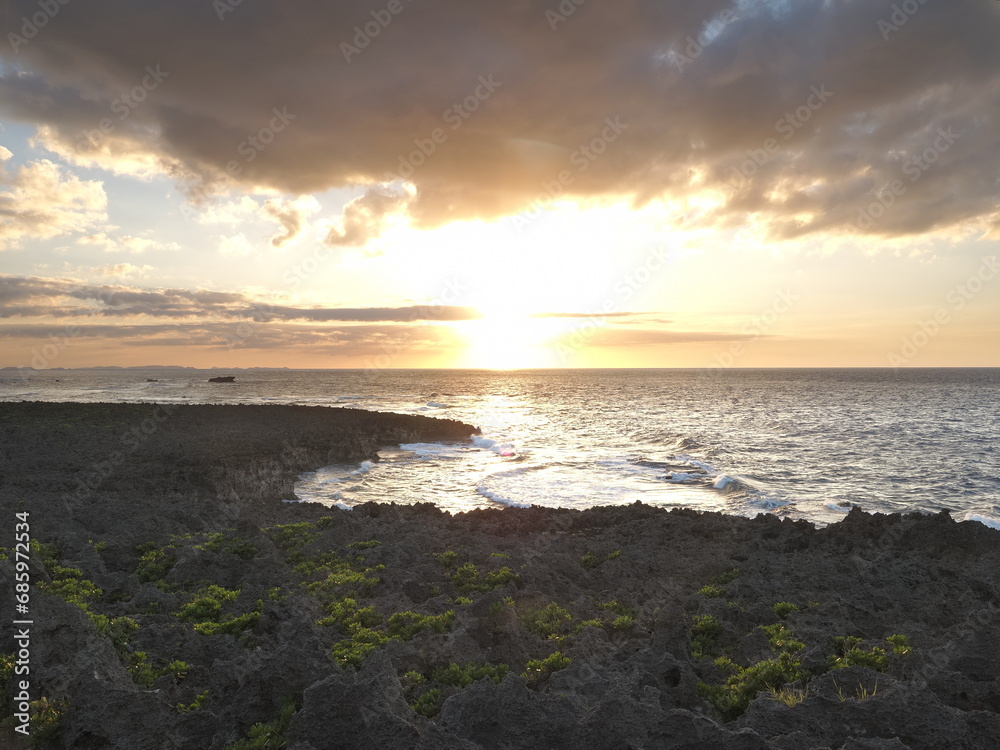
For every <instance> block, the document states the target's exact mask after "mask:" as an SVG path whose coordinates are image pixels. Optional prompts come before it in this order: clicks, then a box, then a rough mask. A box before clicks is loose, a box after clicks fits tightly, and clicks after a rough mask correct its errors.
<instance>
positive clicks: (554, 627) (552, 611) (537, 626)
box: [521, 602, 573, 639]
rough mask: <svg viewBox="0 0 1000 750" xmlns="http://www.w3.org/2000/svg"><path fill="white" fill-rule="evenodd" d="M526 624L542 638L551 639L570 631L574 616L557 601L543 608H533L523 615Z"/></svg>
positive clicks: (522, 619)
mask: <svg viewBox="0 0 1000 750" xmlns="http://www.w3.org/2000/svg"><path fill="white" fill-rule="evenodd" d="M521 621H522V622H523V623H524V626H525V627H526V628H527V629H528V630H530V631H531V632H532V633H534V634H535V635H537V636H539V637H540V638H545V639H550V638H558V637H560V636H563V635H566V634H568V633H569V631H570V625H571V623H572V621H573V616H572V615H571V614H570V613H569V612H567V611H566V610H565V609H563V608H562V607H560V606H559V605H558V604H556V603H555V602H551V603H549V604H547V605H545V606H544V607H542V608H541V609H532V610H529V611H527V612H525V613H524V614H523V615H521Z"/></svg>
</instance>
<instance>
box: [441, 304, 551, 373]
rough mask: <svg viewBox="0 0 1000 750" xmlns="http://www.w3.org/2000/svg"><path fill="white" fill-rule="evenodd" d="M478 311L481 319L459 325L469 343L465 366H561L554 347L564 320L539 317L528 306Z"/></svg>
mask: <svg viewBox="0 0 1000 750" xmlns="http://www.w3.org/2000/svg"><path fill="white" fill-rule="evenodd" d="M477 309H478V310H479V311H480V312H481V313H482V315H483V317H482V318H479V319H477V320H469V321H463V322H462V323H461V324H459V330H460V332H461V334H462V335H463V336H464V337H465V340H466V342H467V343H466V348H465V352H464V357H463V359H464V360H465V366H466V367H472V368H483V369H488V370H522V369H532V368H544V367H556V366H558V365H559V361H558V359H559V352H558V349H557V347H556V346H555V344H556V342H557V340H558V339H559V336H560V335H561V334H562V333H564V329H565V321H562V320H558V319H553V318H546V317H539V315H540V314H541V312H542V311H540V310H537V309H535V307H534V306H528V305H521V306H515V305H513V304H511V303H506V304H500V305H489V304H481V305H477Z"/></svg>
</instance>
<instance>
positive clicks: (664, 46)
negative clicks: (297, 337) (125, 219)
mask: <svg viewBox="0 0 1000 750" xmlns="http://www.w3.org/2000/svg"><path fill="white" fill-rule="evenodd" d="M217 6H218V4H215V5H213V3H210V2H204V1H202V0H199V1H198V2H195V1H194V0H186V1H185V0H182V1H174V2H164V1H161V2H150V3H141V4H139V3H135V2H126V0H114V1H112V2H104V3H101V4H99V5H98V4H93V3H79V2H74V3H69V4H66V5H60V6H59V11H58V14H57V15H56V16H55V17H53V18H52V19H51V20H50V21H48V23H47V24H46V25H45V26H44V28H41V29H39V30H38V33H37V35H36V36H35V37H34V38H32V39H31V40H29V41H27V42H26V43H21V44H19V43H17V42H16V40H15V41H11V40H10V39H8V41H7V43H6V44H5V46H4V47H3V51H2V54H3V56H4V59H5V60H6V62H7V63H9V65H8V67H7V68H6V69H5V71H4V73H3V76H2V79H0V100H2V101H3V102H4V104H3V110H4V111H5V112H6V114H7V115H9V116H12V117H17V118H20V119H22V120H27V121H30V122H34V123H37V124H40V125H48V126H50V127H51V128H52V129H53V130H52V132H53V133H54V134H55V135H54V136H53V137H52V142H59V143H62V144H63V145H64V146H65V147H66V148H67V149H76V150H77V152H78V153H82V154H86V153H88V149H94V148H100V147H101V145H100V144H98V145H96V146H95V145H93V144H91V143H90V142H89V141H88V140H87V139H86V138H85V137H83V134H84V133H85V131H88V130H89V131H93V129H94V128H95V127H97V123H99V121H100V120H101V119H102V118H108V119H109V120H110V121H111V124H113V125H114V130H113V131H112V132H111V133H109V134H105V135H103V136H102V137H103V138H104V140H105V141H106V143H105V145H115V146H116V147H117V148H118V152H120V153H125V152H128V153H136V152H139V153H143V154H145V155H147V156H149V157H152V160H154V161H155V160H160V161H161V163H162V164H163V165H164V167H163V168H164V169H167V170H168V171H170V172H172V173H174V174H176V175H178V176H180V177H192V176H202V177H203V178H205V179H206V180H208V182H209V183H211V182H212V181H213V180H216V179H217V178H218V176H219V175H220V174H221V175H224V174H227V172H228V174H230V175H233V177H234V179H236V180H237V181H239V182H242V183H243V184H245V185H265V186H269V187H272V188H276V189H279V190H284V191H288V192H292V193H296V194H300V193H305V192H313V191H319V190H323V189H326V188H330V187H334V186H345V185H363V186H372V185H374V184H375V183H378V182H382V181H385V180H386V179H387V175H389V174H399V175H400V176H403V177H407V178H408V179H409V180H410V181H412V182H413V183H414V185H415V186H416V194H415V195H414V196H412V197H411V196H409V195H407V198H406V200H405V201H404V199H403V198H402V197H401V196H399V195H397V197H396V200H397V201H398V202H400V203H402V202H405V203H406V206H405V210H406V211H407V212H408V213H409V215H410V216H411V217H412V218H413V219H414V220H415V221H416V222H417V223H418V224H421V225H434V224H437V223H441V222H444V221H447V220H449V219H452V218H468V217H475V216H484V217H486V216H499V215H504V214H510V213H516V212H519V211H521V210H523V209H524V208H526V207H527V206H528V204H529V203H530V202H531V201H532V200H533V199H536V198H537V197H538V196H539V195H540V194H544V191H545V190H546V187H545V186H546V185H552V184H554V182H553V181H554V180H556V179H557V177H558V175H559V174H560V172H561V171H565V172H566V173H567V174H568V175H569V176H570V177H571V178H572V179H571V181H569V182H567V183H566V184H565V185H564V186H563V188H564V189H565V190H566V191H567V192H572V193H575V194H579V195H587V196H600V195H625V196H633V197H634V198H635V200H636V201H637V202H640V203H641V202H645V201H647V200H650V199H652V198H655V197H657V196H661V195H668V196H671V195H672V196H684V195H686V194H689V193H691V192H692V191H698V190H702V189H705V188H713V187H714V188H719V189H721V190H722V191H723V196H724V198H723V204H722V206H721V207H720V208H718V209H717V210H714V211H712V212H710V213H706V214H703V215H702V216H701V217H700V219H699V221H700V222H701V223H702V224H729V223H737V222H739V221H741V220H742V219H743V218H744V217H746V216H750V215H754V216H757V217H758V218H760V219H761V220H763V221H766V222H768V223H769V224H770V230H771V232H772V233H773V234H775V235H777V236H788V237H791V236H797V235H802V234H806V233H809V232H814V231H817V230H824V229H830V228H835V229H836V228H842V227H844V226H847V225H860V228H861V229H862V230H864V231H870V232H873V233H880V234H888V235H903V234H908V233H913V232H920V231H925V230H930V229H933V228H936V227H947V226H951V225H954V224H956V223H959V222H962V221H964V220H968V219H979V220H981V221H983V222H984V223H988V224H992V226H994V227H996V226H997V225H998V219H997V213H998V212H997V199H998V195H1000V185H998V180H997V172H996V164H997V163H998V160H1000V127H997V125H998V123H997V112H998V111H1000V110H998V101H997V91H998V90H1000V87H998V84H1000V45H998V44H997V39H998V38H1000V4H998V3H993V2H984V1H982V0H950V1H949V2H945V1H944V0H908V2H906V3H896V4H893V3H889V2H870V1H869V0H840V1H839V2H821V1H820V0H800V1H799V2H781V1H780V0H750V1H748V2H743V1H742V0H740V1H738V2H737V3H735V4H733V3H730V2H725V1H722V0H706V1H704V2H697V3H694V2H690V0H656V1H655V2H654V0H616V1H615V2H611V1H610V0H606V1H604V2H602V1H601V0H589V1H588V2H587V3H584V4H582V5H580V6H576V5H574V4H572V3H564V4H563V6H562V7H563V8H564V9H566V8H575V10H574V11H573V12H572V14H566V15H565V16H564V15H563V14H562V13H559V8H560V5H559V3H558V2H557V1H556V0H548V2H529V1H527V0H514V1H512V2H506V3H477V2H468V1H467V0H466V1H464V2H459V0H448V1H445V0H421V2H413V3H410V2H405V1H403V2H401V4H400V5H399V6H398V7H399V8H400V9H401V10H400V12H399V13H397V14H394V15H393V14H389V15H388V21H386V18H387V16H386V15H385V13H386V12H385V11H384V9H385V7H386V6H387V3H386V2H382V1H381V0H379V1H378V2H374V3H363V2H339V3H325V2H319V0H312V1H306V2H296V3H278V2H264V1H263V0H261V1H259V2H254V3H249V2H247V3H242V4H240V5H237V6H233V8H232V10H231V12H228V13H225V14H223V16H222V18H221V19H220V17H219V14H218V12H217ZM38 7H39V6H38V4H37V2H35V1H34V0H10V1H9V2H8V3H7V4H6V24H5V27H6V28H8V29H11V30H12V31H13V32H14V33H19V29H20V27H21V25H22V22H21V20H20V19H21V18H22V16H25V17H30V16H31V15H32V14H33V13H35V12H37V11H38ZM904 8H905V9H911V8H912V10H913V12H912V13H911V12H908V11H907V10H904ZM373 12H374V13H375V16H373V15H372V13H373ZM554 13H556V14H557V15H553V14H554ZM379 19H381V20H382V22H380V21H379ZM880 22H881V24H880ZM373 24H374V25H373ZM366 29H367V30H366ZM344 45H349V46H347V47H345V46H344ZM352 50H353V51H352ZM156 66H160V67H159V70H161V71H163V73H165V74H167V75H166V77H165V78H163V77H162V75H161V78H162V80H160V81H157V82H156V86H155V90H148V89H149V86H148V85H147V84H148V83H149V79H147V76H149V75H150V74H149V73H148V72H147V70H148V69H149V68H150V67H152V68H153V69H154V70H157V67H156ZM144 82H146V83H144ZM487 82H488V85H487ZM143 86H145V87H146V89H147V91H146V93H145V94H142V93H141V92H139V90H138V89H137V88H136V87H143ZM129 91H133V92H135V93H136V94H137V97H136V98H138V95H141V96H142V99H143V101H141V102H136V106H135V107H134V108H131V106H130V105H124V106H125V109H123V108H122V107H123V105H122V102H121V97H122V95H123V93H124V92H129ZM116 102H117V105H118V107H117V112H118V114H116V110H115V105H116ZM126 111H127V112H128V114H127V116H125V117H124V118H122V114H123V113H124V112H126ZM609 122H610V123H619V125H618V126H616V129H615V130H614V131H609V125H608V123H609ZM942 134H944V135H942ZM611 135H614V139H613V140H612V138H611V137H610V136H611ZM265 140H266V143H265V142H264V141H265ZM588 144H593V147H592V148H591V146H590V145H588ZM945 146H946V148H945ZM583 148H586V149H591V150H582V149H583ZM598 149H600V150H601V151H603V153H602V154H601V155H600V156H597V155H596V154H595V153H594V152H595V151H597V150H598ZM591 155H594V156H596V158H594V159H591V158H590V156H591ZM227 167H228V170H227ZM925 167H926V168H925ZM894 181H898V188H897V189H895V190H894V189H893V184H894ZM886 189H888V190H889V191H890V192H889V193H886V192H885V191H886ZM900 189H901V190H900ZM373 195H374V196H376V197H373V198H371V199H370V200H368V201H367V202H366V201H365V200H361V202H360V203H358V204H357V205H355V206H354V208H355V209H356V210H355V211H354V213H350V212H348V214H347V215H345V216H344V217H343V219H342V224H343V226H341V227H340V229H339V231H335V232H334V233H333V235H332V237H331V241H333V242H335V243H342V244H357V243H362V242H363V241H364V240H365V239H367V238H368V237H369V236H371V234H372V233H374V232H377V231H378V230H379V229H380V228H381V221H382V218H383V217H384V215H385V214H386V212H387V211H390V210H396V209H397V208H402V206H401V205H396V204H392V205H387V203H386V200H381V201H380V199H379V198H378V197H377V196H378V195H380V193H378V192H377V191H376V193H374V194H373ZM879 196H880V197H881V198H882V203H887V202H890V200H891V205H890V206H889V207H888V208H884V209H878V208H877V207H876V209H874V210H873V211H869V212H868V218H867V219H866V215H865V214H864V213H862V211H863V210H864V209H866V208H868V207H870V206H871V205H872V204H873V202H875V201H876V198H877V197H879ZM383 198H384V196H383ZM873 213H877V214H879V215H878V216H872V214H873ZM868 219H871V220H870V221H869V220H868ZM279 220H280V217H279ZM291 229H294V227H289V226H286V232H287V231H290V230H291Z"/></svg>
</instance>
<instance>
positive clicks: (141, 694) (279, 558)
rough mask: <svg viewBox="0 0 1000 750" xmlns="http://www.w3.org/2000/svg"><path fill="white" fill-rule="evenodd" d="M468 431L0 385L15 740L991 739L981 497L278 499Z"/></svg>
mask: <svg viewBox="0 0 1000 750" xmlns="http://www.w3.org/2000/svg"><path fill="white" fill-rule="evenodd" d="M474 431H475V428H474V427H473V426H472V425H465V424H461V423H459V422H454V421H448V420H435V419H430V418H424V417H415V416H413V417H411V416H403V415H393V414H376V413H372V412H367V411H357V410H349V409H325V408H319V407H312V408H310V407H288V406H193V405H183V406H169V405H159V406H158V405H152V404H115V405H109V404H42V403H2V404H0V447H2V450H0V506H2V507H3V510H4V517H5V518H6V519H8V521H7V522H8V527H9V531H5V532H4V534H5V537H4V538H5V539H6V541H3V542H0V544H3V545H4V547H5V550H4V552H5V556H6V559H4V560H0V572H2V575H3V578H4V580H10V581H13V579H14V575H15V567H14V554H13V550H12V549H11V548H12V546H13V529H14V514H15V513H27V514H29V515H28V518H30V525H31V532H32V536H33V537H34V538H35V539H36V540H37V543H36V544H35V546H34V549H33V551H32V559H31V568H30V571H31V577H32V591H31V616H32V619H33V620H34V623H35V624H34V626H33V628H34V629H33V632H32V641H31V685H32V687H31V690H32V699H33V701H34V705H33V709H32V710H33V711H34V712H35V714H36V721H35V723H34V736H33V740H32V744H33V745H34V746H37V747H42V748H60V749H61V748H81V749H84V750H100V749H103V748H107V749H109V750H110V749H115V750H118V749H121V750H126V749H127V750H145V749H146V748H149V749H150V750H152V749H154V748H155V749H156V750H165V749H167V748H176V749H178V750H180V749H184V750H188V749H190V750H216V749H218V750H224V749H225V750H244V749H245V748H255V747H267V748H271V747H287V748H289V750H324V749H325V748H426V749H427V750H431V748H435V749H436V748H455V749H456V750H457V749H459V748H463V749H466V750H474V749H475V748H498V749H499V748H567V749H568V748H608V749H609V750H610V749H611V748H649V749H650V750H653V749H661V748H662V749H663V750H668V749H670V750H673V749H681V748H683V749H684V750H695V749H696V748H705V749H706V750H708V749H709V748H713V749H715V748H720V749H722V750H737V749H738V750H770V749H775V750H778V749H780V750H810V749H812V748H816V749H819V748H829V749H830V750H889V749H892V750H899V749H901V748H911V749H912V750H917V749H918V748H919V749H923V748H927V749H928V750H930V749H932V748H934V749H937V748H968V749H969V750H985V749H986V748H990V747H994V746H995V743H996V738H997V737H1000V643H998V639H997V638H996V633H997V632H998V631H1000V583H998V577H997V571H998V570H1000V532H998V531H996V530H992V529H989V528H986V527H984V526H982V525H980V524H976V523H956V522H955V521H953V520H952V519H951V518H950V517H949V516H948V515H947V514H946V513H942V514H940V515H937V516H916V515H913V516H883V515H874V516H872V515H866V514H864V513H861V512H860V511H858V510H854V511H852V512H851V513H850V514H849V515H848V516H847V518H846V519H845V520H844V521H843V522H842V523H839V524H836V525H834V526H830V527H827V528H824V529H816V528H814V527H813V526H811V525H809V524H807V523H802V522H798V523H795V522H790V521H779V520H778V519H777V518H774V517H770V516H762V517H758V518H755V519H744V518H735V517H729V516H723V515H719V514H710V513H705V514H701V513H697V512H694V511H673V512H665V511H661V510H658V509H654V508H651V507H648V506H643V505H639V504H636V505H632V506H628V507H617V508H595V509H591V510H587V511H582V512H581V511H570V510H557V509H541V508H530V509H513V508H510V509H502V510H501V509H498V510H490V511H475V512H471V513H465V514H459V515H454V516H452V515H449V514H447V513H443V512H441V511H439V510H437V509H436V508H434V507H433V506H431V505H428V504H411V503H419V500H420V498H400V502H402V503H406V504H404V505H396V504H392V505H377V504H367V505H363V506H360V507H358V508H356V509H355V510H353V511H351V512H345V511H337V510H330V509H329V508H326V507H323V506H319V505H315V504H288V503H282V502H281V501H282V500H283V499H289V498H291V496H292V485H293V483H294V481H295V478H296V477H297V475H298V474H299V473H300V472H301V471H304V470H309V469H314V468H317V467H319V466H322V465H326V464H329V463H332V462H334V461H342V460H358V461H360V460H363V459H368V458H372V457H373V456H374V455H375V452H376V451H377V450H378V448H379V447H380V446H384V445H390V444H396V443H400V442H413V441H417V440H420V441H427V440H465V439H468V437H469V435H470V434H472V433H473V432H474ZM10 588H12V586H11V587H9V588H8V591H10ZM12 604H13V599H12V596H11V595H10V594H9V593H8V594H5V595H4V601H3V608H2V612H3V617H4V619H5V621H6V622H8V623H9V622H11V621H12V620H13V619H15V617H14V613H13V610H12ZM13 635H14V633H13V631H12V629H11V628H9V627H7V626H5V627H4V630H3V637H2V639H0V654H3V655H6V656H5V657H4V663H3V665H2V667H3V674H2V677H3V685H2V687H3V689H4V690H5V691H6V693H7V695H6V696H5V702H4V711H3V714H4V716H8V715H9V714H10V707H11V706H12V705H13V704H12V702H11V700H12V698H13V694H14V693H13V691H14V690H16V684H15V683H14V681H13V679H12V674H11V672H12V662H11V660H10V656H11V654H15V653H16V645H15V643H14V639H13ZM11 718H12V717H11ZM7 723H8V724H10V723H11V721H10V720H8V722H7ZM4 731H6V732H7V733H8V734H7V735H6V740H4V739H0V746H2V745H3V743H4V742H6V743H7V744H9V745H10V746H11V747H18V746H19V745H18V743H19V740H18V739H17V738H16V735H15V734H14V733H13V732H12V731H11V730H10V729H9V728H8V729H6V730H4ZM282 742H283V743H285V744H281V743H282Z"/></svg>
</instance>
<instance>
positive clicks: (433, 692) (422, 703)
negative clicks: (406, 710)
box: [410, 688, 442, 719]
mask: <svg viewBox="0 0 1000 750" xmlns="http://www.w3.org/2000/svg"><path fill="white" fill-rule="evenodd" d="M441 701H442V697H441V691H440V690H438V689H437V688H432V689H430V690H428V691H427V692H426V693H424V694H423V695H421V696H420V697H419V698H417V701H416V703H414V704H413V705H412V706H410V708H412V709H413V711H414V712H415V713H418V714H420V715H421V716H426V717H427V718H428V719H429V718H430V717H432V716H436V715H437V712H438V711H440V710H441Z"/></svg>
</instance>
